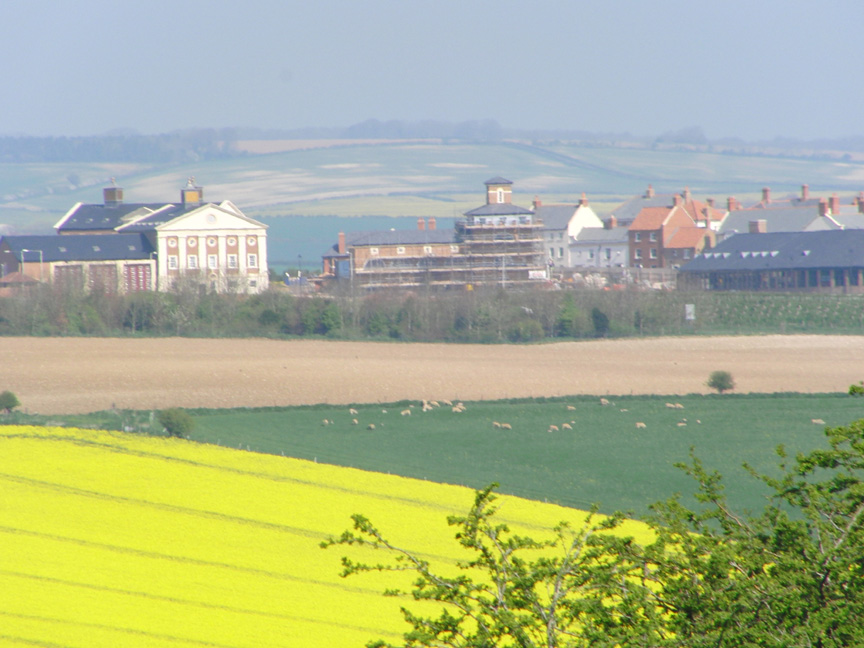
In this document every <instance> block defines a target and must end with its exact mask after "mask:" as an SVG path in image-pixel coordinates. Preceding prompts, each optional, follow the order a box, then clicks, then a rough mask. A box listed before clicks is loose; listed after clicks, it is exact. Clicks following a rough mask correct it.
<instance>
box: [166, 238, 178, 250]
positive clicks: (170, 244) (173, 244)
mask: <svg viewBox="0 0 864 648" xmlns="http://www.w3.org/2000/svg"><path fill="white" fill-rule="evenodd" d="M168 247H172V248H173V247H177V239H173V238H170V239H168Z"/></svg>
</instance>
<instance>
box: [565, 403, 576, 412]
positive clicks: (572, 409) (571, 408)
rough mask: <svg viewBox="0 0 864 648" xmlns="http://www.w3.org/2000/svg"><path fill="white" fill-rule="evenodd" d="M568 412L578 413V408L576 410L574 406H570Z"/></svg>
mask: <svg viewBox="0 0 864 648" xmlns="http://www.w3.org/2000/svg"><path fill="white" fill-rule="evenodd" d="M567 411H568V412H575V411H576V408H575V407H574V406H573V405H568V406H567Z"/></svg>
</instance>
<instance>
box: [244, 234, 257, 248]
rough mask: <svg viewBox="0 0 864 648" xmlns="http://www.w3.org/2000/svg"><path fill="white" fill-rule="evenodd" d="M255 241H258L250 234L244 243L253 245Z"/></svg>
mask: <svg viewBox="0 0 864 648" xmlns="http://www.w3.org/2000/svg"><path fill="white" fill-rule="evenodd" d="M257 242H258V241H257V240H256V239H255V237H254V236H250V237H249V238H247V239H246V245H249V246H251V247H254V246H255V244H256V243H257Z"/></svg>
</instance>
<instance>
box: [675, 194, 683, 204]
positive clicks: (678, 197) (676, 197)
mask: <svg viewBox="0 0 864 648" xmlns="http://www.w3.org/2000/svg"><path fill="white" fill-rule="evenodd" d="M680 205H681V194H675V204H674V206H675V207H679V206H680Z"/></svg>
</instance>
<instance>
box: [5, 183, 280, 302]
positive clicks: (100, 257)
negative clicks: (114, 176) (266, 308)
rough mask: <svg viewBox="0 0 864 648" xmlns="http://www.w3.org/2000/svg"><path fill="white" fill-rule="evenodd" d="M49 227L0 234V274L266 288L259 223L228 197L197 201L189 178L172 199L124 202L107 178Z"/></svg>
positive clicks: (137, 285) (139, 285)
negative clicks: (48, 232)
mask: <svg viewBox="0 0 864 648" xmlns="http://www.w3.org/2000/svg"><path fill="white" fill-rule="evenodd" d="M55 229H56V230H57V234H56V235H53V236H6V237H3V238H2V239H0V270H2V272H0V275H6V274H10V273H21V274H22V275H23V276H26V277H29V278H31V279H35V280H37V281H40V282H47V283H55V284H64V285H69V286H78V287H82V288H86V289H91V290H92V289H96V288H98V289H100V290H105V291H109V292H135V291H140V290H163V291H164V290H172V289H174V288H176V287H177V286H179V285H180V284H181V283H184V282H185V283H187V284H192V285H195V286H200V287H201V288H203V289H206V290H211V291H214V292H241V293H257V292H260V291H262V290H264V289H266V288H267V286H268V266H267V226H266V225H263V224H261V223H259V222H257V221H255V220H253V219H251V218H249V217H248V216H246V215H245V214H243V212H242V211H240V209H238V208H237V206H236V205H234V204H233V203H232V202H230V201H227V200H226V201H223V202H221V203H218V204H216V203H208V202H205V201H204V190H203V188H202V187H200V186H197V185H196V184H195V183H194V179H191V178H190V180H189V181H188V183H187V185H186V187H184V188H183V189H182V191H181V192H180V200H179V202H177V203H126V202H125V201H124V200H123V189H122V188H120V187H117V186H115V185H113V184H112V186H110V187H107V188H105V189H104V191H103V202H102V204H85V203H78V204H76V205H74V206H73V207H72V208H71V209H70V210H69V211H68V212H67V213H66V214H65V215H64V216H63V218H61V219H60V221H58V223H57V224H56V225H55ZM37 264H38V265H37Z"/></svg>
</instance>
